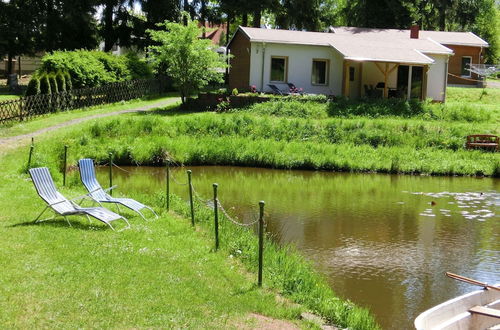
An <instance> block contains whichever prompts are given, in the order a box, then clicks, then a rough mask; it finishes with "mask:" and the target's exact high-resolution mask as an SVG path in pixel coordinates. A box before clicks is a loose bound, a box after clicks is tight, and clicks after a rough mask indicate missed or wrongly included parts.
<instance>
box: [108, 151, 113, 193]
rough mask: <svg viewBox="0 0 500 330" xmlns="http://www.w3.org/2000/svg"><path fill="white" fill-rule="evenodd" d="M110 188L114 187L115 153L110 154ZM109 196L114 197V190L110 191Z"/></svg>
mask: <svg viewBox="0 0 500 330" xmlns="http://www.w3.org/2000/svg"><path fill="white" fill-rule="evenodd" d="M109 187H110V188H111V187H113V153H112V152H110V153H109ZM109 194H110V195H111V196H113V189H110V190H109Z"/></svg>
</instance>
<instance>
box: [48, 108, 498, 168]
mask: <svg viewBox="0 0 500 330" xmlns="http://www.w3.org/2000/svg"><path fill="white" fill-rule="evenodd" d="M164 113H166V114H169V113H171V114H172V115H167V116H162V115H158V114H156V113H150V114H146V115H144V114H143V115H127V116H121V117H120V118H109V119H101V120H99V121H98V122H97V121H95V122H92V123H87V124H85V125H82V126H81V127H82V128H81V129H79V130H78V131H73V132H69V133H68V134H65V135H63V136H62V137H61V139H60V140H61V143H60V145H59V146H57V147H55V146H49V147H45V146H41V147H40V148H41V151H40V153H42V154H45V153H47V152H49V150H51V149H53V148H57V150H59V151H58V152H59V153H62V145H63V143H66V144H68V145H70V146H71V153H72V157H87V156H89V157H93V158H95V159H97V160H99V161H102V162H105V161H106V159H107V157H108V153H109V152H110V151H111V152H113V153H114V155H115V156H114V157H115V158H116V159H117V161H119V162H120V163H122V164H153V165H154V164H157V163H158V162H159V161H161V159H162V158H163V157H164V154H165V153H166V152H167V153H169V154H170V156H171V157H173V158H174V159H175V160H177V161H178V162H183V163H185V164H192V165H242V166H262V167H273V168H300V169H319V170H335V171H361V172H383V173H413V174H433V175H490V176H492V175H496V173H497V170H496V168H497V167H498V162H499V158H498V154H496V153H492V152H484V151H478V150H475V151H473V150H465V149H464V147H463V145H464V143H465V137H466V136H467V135H469V134H474V133H477V132H478V131H480V132H481V133H492V134H497V135H498V134H499V126H498V125H497V124H496V123H495V122H482V123H477V122H476V123H474V122H473V123H469V122H465V121H458V122H449V121H438V120H433V121H432V120H431V121H426V120H423V119H412V118H403V119H402V118H394V117H389V118H377V119H369V118H361V117H355V118H347V119H345V118H330V119H322V120H312V119H303V118H281V117H275V116H260V115H255V114H251V113H239V112H238V113H230V114H216V113H197V114H196V113H191V114H185V115H183V114H181V113H180V112H175V111H170V112H169V111H166V112H164ZM123 127H127V130H124V129H122V128H123Z"/></svg>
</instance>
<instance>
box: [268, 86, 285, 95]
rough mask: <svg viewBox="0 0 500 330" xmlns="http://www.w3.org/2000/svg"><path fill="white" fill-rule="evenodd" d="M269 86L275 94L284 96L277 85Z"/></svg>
mask: <svg viewBox="0 0 500 330" xmlns="http://www.w3.org/2000/svg"><path fill="white" fill-rule="evenodd" d="M267 86H269V88H271V89H272V91H273V92H274V94H279V95H283V92H282V91H281V90H280V89H279V88H278V87H277V86H276V85H273V84H268V85H267Z"/></svg>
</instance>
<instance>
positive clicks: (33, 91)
mask: <svg viewBox="0 0 500 330" xmlns="http://www.w3.org/2000/svg"><path fill="white" fill-rule="evenodd" d="M38 94H40V79H39V78H38V77H37V76H36V75H34V76H33V77H32V78H31V80H30V82H29V83H28V88H27V89H26V96H30V95H38Z"/></svg>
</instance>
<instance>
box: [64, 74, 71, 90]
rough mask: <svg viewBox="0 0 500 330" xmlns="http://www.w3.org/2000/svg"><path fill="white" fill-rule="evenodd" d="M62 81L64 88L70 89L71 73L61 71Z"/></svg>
mask: <svg viewBox="0 0 500 330" xmlns="http://www.w3.org/2000/svg"><path fill="white" fill-rule="evenodd" d="M63 75H64V82H65V83H66V90H67V91H70V90H72V89H73V82H72V81H71V75H70V74H69V72H68V71H63Z"/></svg>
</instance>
